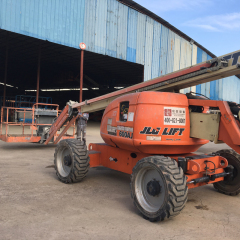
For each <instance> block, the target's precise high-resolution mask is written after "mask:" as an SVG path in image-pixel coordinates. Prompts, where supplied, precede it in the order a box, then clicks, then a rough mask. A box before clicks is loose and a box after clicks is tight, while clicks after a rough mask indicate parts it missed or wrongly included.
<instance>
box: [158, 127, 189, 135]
mask: <svg viewBox="0 0 240 240" xmlns="http://www.w3.org/2000/svg"><path fill="white" fill-rule="evenodd" d="M184 130H185V128H170V130H169V131H168V128H164V130H163V133H162V135H168V136H170V135H171V136H174V135H175V134H176V133H177V132H178V136H182V135H183V131H184Z"/></svg>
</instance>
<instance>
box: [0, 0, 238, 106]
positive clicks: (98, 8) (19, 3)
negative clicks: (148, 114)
mask: <svg viewBox="0 0 240 240" xmlns="http://www.w3.org/2000/svg"><path fill="white" fill-rule="evenodd" d="M0 28H2V29H5V30H8V31H12V32H16V33H20V34H24V35H27V36H31V37H36V38H39V39H43V40H48V41H51V42H54V43H58V44H63V45H66V46H70V47H74V48H77V49H78V48H79V43H80V42H85V43H86V45H87V50H88V51H92V52H96V53H99V54H104V55H108V56H111V57H116V58H119V59H123V60H127V61H130V62H134V63H139V64H143V65H144V80H145V81H146V80H149V79H151V78H155V77H158V76H161V75H164V74H167V73H170V72H172V71H176V70H179V69H182V68H185V67H188V66H190V65H194V64H196V63H200V62H202V61H206V60H207V59H209V57H210V56H208V55H207V54H206V53H205V52H204V51H203V50H202V49H200V48H198V47H197V46H196V45H194V44H193V45H191V44H190V43H189V42H188V41H186V40H185V39H183V38H181V37H180V36H178V35H177V34H175V33H174V32H172V31H171V30H169V29H168V28H166V27H164V26H163V25H161V24H160V23H158V22H156V21H154V20H153V19H151V18H150V17H148V16H146V15H144V14H141V13H139V12H137V11H136V10H133V9H131V8H129V7H127V6H125V5H123V4H121V3H119V2H118V1H116V0H51V1H48V0H34V1H33V0H0ZM239 81H240V80H239V79H238V78H236V77H231V78H227V79H221V80H218V81H213V82H211V83H206V84H201V85H198V86H196V87H191V88H187V89H184V90H182V92H188V91H190V90H191V91H194V92H195V91H196V92H198V93H201V94H204V95H206V96H208V97H210V98H211V99H226V100H232V101H237V102H239V93H238V91H237V89H238V86H239V84H240V83H239Z"/></svg>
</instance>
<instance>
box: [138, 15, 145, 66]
mask: <svg viewBox="0 0 240 240" xmlns="http://www.w3.org/2000/svg"><path fill="white" fill-rule="evenodd" d="M146 19H147V17H146V15H144V14H142V13H138V23H137V52H136V63H139V64H142V65H144V64H145V59H144V58H145V41H146Z"/></svg>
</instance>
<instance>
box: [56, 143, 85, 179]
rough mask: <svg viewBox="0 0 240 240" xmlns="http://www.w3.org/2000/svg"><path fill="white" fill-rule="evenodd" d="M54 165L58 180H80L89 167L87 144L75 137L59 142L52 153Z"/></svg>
mask: <svg viewBox="0 0 240 240" xmlns="http://www.w3.org/2000/svg"><path fill="white" fill-rule="evenodd" d="M54 166H55V170H56V174H57V176H58V178H59V180H60V181H62V182H64V183H73V182H79V181H81V180H82V179H83V178H84V177H85V176H86V175H87V172H88V169H89V156H88V152H87V146H86V145H85V144H84V142H82V141H79V140H77V139H67V140H63V141H61V142H59V144H58V145H57V147H56V150H55V154H54Z"/></svg>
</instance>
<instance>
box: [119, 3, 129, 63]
mask: <svg viewBox="0 0 240 240" xmlns="http://www.w3.org/2000/svg"><path fill="white" fill-rule="evenodd" d="M127 23H128V7H127V6H125V5H123V4H119V8H118V28H117V29H118V34H117V35H118V36H117V58H119V59H123V60H126V59H127V51H126V49H127V37H126V36H127Z"/></svg>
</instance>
